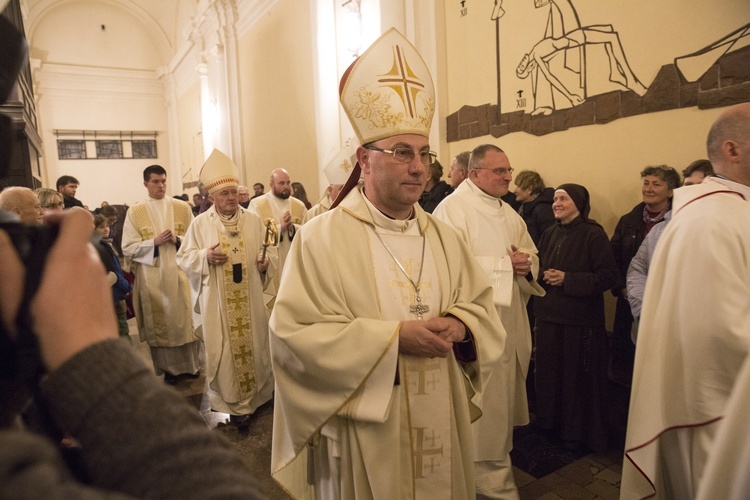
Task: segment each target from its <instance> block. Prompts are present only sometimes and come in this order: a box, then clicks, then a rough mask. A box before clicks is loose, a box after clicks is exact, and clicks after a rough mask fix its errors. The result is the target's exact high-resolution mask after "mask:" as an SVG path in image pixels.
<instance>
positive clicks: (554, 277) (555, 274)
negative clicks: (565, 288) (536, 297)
mask: <svg viewBox="0 0 750 500" xmlns="http://www.w3.org/2000/svg"><path fill="white" fill-rule="evenodd" d="M542 279H543V280H544V282H545V283H547V284H548V285H550V286H562V285H563V283H565V271H558V270H557V269H547V270H546V271H544V274H543V275H542Z"/></svg>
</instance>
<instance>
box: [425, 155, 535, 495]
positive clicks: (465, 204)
mask: <svg viewBox="0 0 750 500" xmlns="http://www.w3.org/2000/svg"><path fill="white" fill-rule="evenodd" d="M512 175H513V169H512V168H511V167H510V161H509V160H508V157H507V155H506V154H505V153H504V152H503V150H502V149H500V148H498V147H497V146H494V145H492V144H484V145H482V146H478V147H476V148H475V149H474V151H472V153H471V156H470V158H469V176H468V178H467V179H466V180H465V181H464V182H462V183H461V184H460V185H459V186H458V188H457V189H456V190H455V191H454V192H453V193H452V194H451V195H449V196H448V197H447V198H446V199H444V200H443V201H442V202H441V203H440V205H438V207H437V208H436V209H435V212H433V214H434V215H435V217H437V218H438V219H440V220H442V221H444V222H446V223H447V224H448V225H449V226H451V227H453V228H454V229H455V230H456V231H458V233H459V234H460V235H461V238H462V239H463V240H464V241H465V242H466V243H467V244H468V245H469V247H470V248H471V251H472V253H473V254H474V256H475V257H476V258H477V260H478V261H479V264H480V265H481V266H482V268H483V269H484V271H485V272H486V273H487V276H488V277H489V279H490V283H491V284H492V287H493V299H494V303H495V307H496V308H497V313H498V314H499V315H500V319H501V321H502V323H503V327H505V331H506V332H507V334H508V337H507V338H506V341H505V351H504V352H503V357H502V360H501V365H500V366H498V367H497V368H496V369H495V370H494V371H493V372H492V376H491V377H490V380H489V382H488V384H487V387H486V389H485V392H484V405H483V407H482V409H483V415H482V418H480V419H479V420H477V421H476V422H474V424H473V425H472V433H473V435H474V456H475V464H474V466H475V468H476V488H477V498H503V499H510V498H518V490H517V488H516V485H515V482H514V481H513V468H512V466H511V462H510V450H511V448H513V426H516V425H526V424H528V423H529V408H528V401H527V399H526V375H527V373H528V370H529V360H530V358H531V329H530V327H529V317H528V314H527V313H526V303H527V302H528V300H529V297H530V296H531V295H537V296H542V295H544V290H543V289H542V287H540V286H539V285H538V284H537V282H536V276H537V273H538V271H539V258H538V257H537V250H536V247H535V246H534V242H533V241H532V239H531V236H530V235H529V232H528V231H527V230H526V224H525V223H524V222H523V219H522V218H521V216H519V215H518V213H516V211H515V210H513V209H512V208H511V207H510V205H508V204H507V203H504V202H503V201H501V200H500V197H501V196H504V195H505V194H507V193H508V188H509V186H510V182H511V180H512V178H513V177H512Z"/></svg>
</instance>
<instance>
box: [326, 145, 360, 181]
mask: <svg viewBox="0 0 750 500" xmlns="http://www.w3.org/2000/svg"><path fill="white" fill-rule="evenodd" d="M354 149H355V154H354V158H352V155H351V152H350V151H349V147H348V146H344V147H343V148H341V149H340V150H339V151H338V153H336V154H335V155H334V156H333V157H332V158H331V159H330V160H329V161H328V163H327V164H326V167H325V168H324V169H323V173H324V174H326V179H328V184H330V185H332V186H333V185H339V184H346V180H347V179H348V178H349V175H350V174H351V173H352V170H354V165H355V164H356V163H357V155H356V146H355V148H354Z"/></svg>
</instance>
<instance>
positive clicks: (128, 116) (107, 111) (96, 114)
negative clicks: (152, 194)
mask: <svg viewBox="0 0 750 500" xmlns="http://www.w3.org/2000/svg"><path fill="white" fill-rule="evenodd" d="M42 81H44V79H43V80H42ZM156 84H157V88H158V82H156ZM110 86H112V85H110ZM41 87H42V89H41V92H42V96H43V97H42V100H41V104H43V105H41V106H39V111H40V116H39V118H40V124H41V135H42V140H43V141H44V149H45V158H44V159H45V163H46V175H45V179H44V183H45V186H48V187H51V188H53V189H54V187H55V186H54V184H55V181H56V180H57V178H58V177H60V176H61V175H65V174H67V175H72V176H74V177H76V178H78V180H79V181H80V182H81V185H80V187H79V189H78V194H77V197H78V199H80V200H81V201H82V202H83V203H84V204H86V205H89V207H90V208H94V207H96V206H99V204H100V203H101V201H102V200H106V201H108V202H110V203H128V204H132V203H134V202H135V201H137V200H140V199H142V198H143V196H144V195H145V190H144V188H143V185H142V172H143V169H144V168H146V167H147V166H149V165H151V164H154V163H158V164H160V165H162V166H164V167H165V168H166V169H167V171H168V172H169V171H170V161H169V143H168V140H167V135H166V130H167V124H166V108H165V107H164V104H163V100H162V98H161V96H159V95H153V94H152V95H148V94H147V95H127V94H121V93H120V94H116V93H114V92H111V91H107V89H106V88H103V89H100V90H99V91H92V90H89V91H88V92H86V91H72V90H69V89H68V90H65V91H63V90H59V89H50V88H46V87H45V86H44V85H42V86H41ZM105 87H106V86H105ZM55 129H62V130H122V131H130V130H134V131H158V132H159V136H158V137H157V150H158V155H159V158H158V159H122V160H59V159H58V155H57V142H56V137H55V135H54V130H55ZM174 172H175V173H176V174H177V175H176V176H175V177H177V179H169V180H170V183H169V185H170V189H169V191H168V194H169V195H172V194H180V193H181V190H180V186H181V181H180V180H179V177H180V175H179V174H180V169H179V168H175V169H174ZM173 191H174V192H173Z"/></svg>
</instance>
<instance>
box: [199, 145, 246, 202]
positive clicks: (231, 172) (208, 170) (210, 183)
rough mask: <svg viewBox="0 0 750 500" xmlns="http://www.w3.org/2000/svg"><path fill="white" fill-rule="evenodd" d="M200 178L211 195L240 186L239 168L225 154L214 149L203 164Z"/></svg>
mask: <svg viewBox="0 0 750 500" xmlns="http://www.w3.org/2000/svg"><path fill="white" fill-rule="evenodd" d="M198 178H199V179H200V181H201V182H202V183H203V185H204V186H206V189H207V190H208V192H209V194H210V193H213V192H215V191H218V190H219V189H222V188H225V187H237V186H239V185H240V176H239V171H238V170H237V166H236V165H235V164H234V162H233V161H232V160H231V159H230V158H229V157H228V156H227V155H225V154H224V153H222V152H221V151H219V150H218V149H214V150H213V151H212V152H211V155H210V156H209V157H208V159H207V160H206V162H205V163H204V164H203V167H202V168H201V171H200V173H199V174H198Z"/></svg>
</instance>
